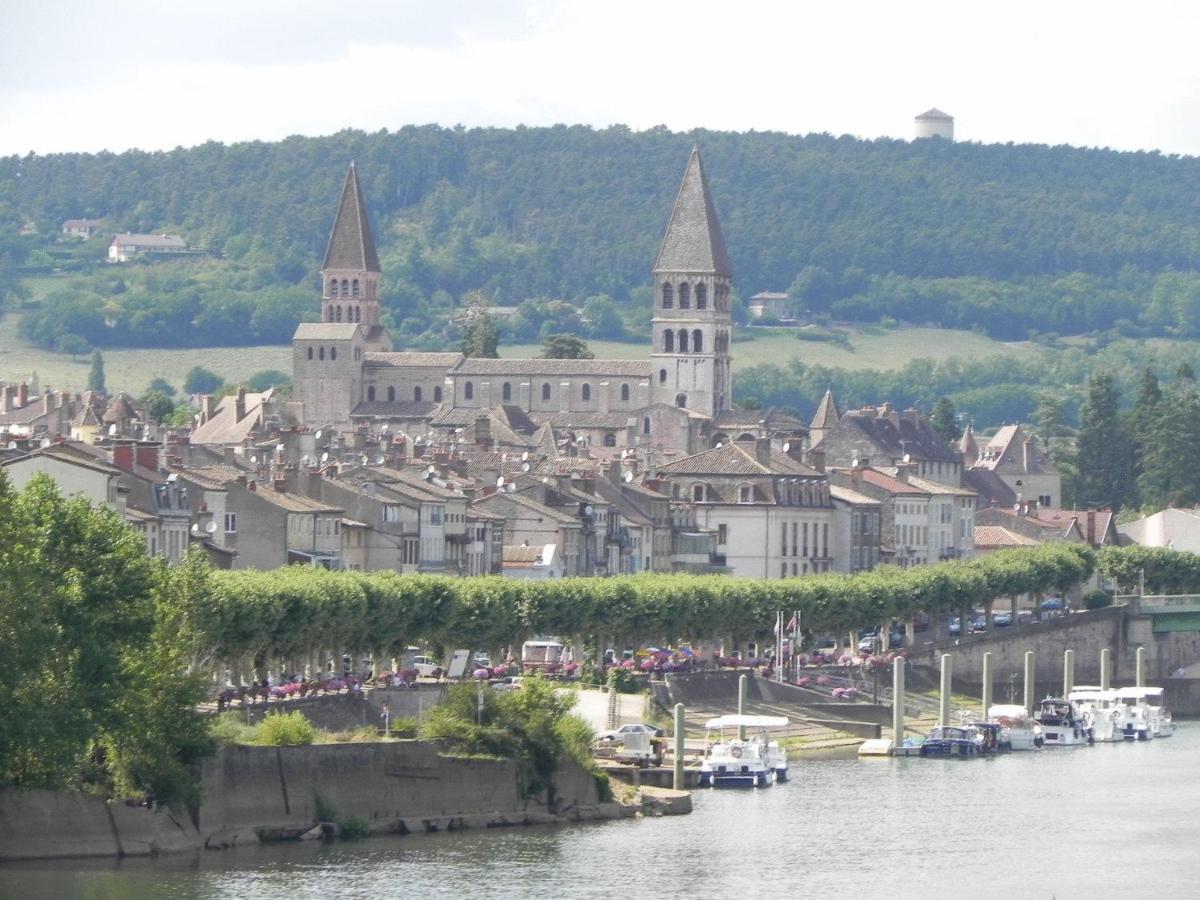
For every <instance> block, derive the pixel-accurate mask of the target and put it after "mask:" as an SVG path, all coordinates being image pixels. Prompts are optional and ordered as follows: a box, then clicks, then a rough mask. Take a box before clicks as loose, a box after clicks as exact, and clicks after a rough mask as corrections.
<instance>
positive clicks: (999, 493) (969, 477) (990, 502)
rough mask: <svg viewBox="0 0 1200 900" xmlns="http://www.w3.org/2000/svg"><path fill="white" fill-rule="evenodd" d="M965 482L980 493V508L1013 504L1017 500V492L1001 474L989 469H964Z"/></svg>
mask: <svg viewBox="0 0 1200 900" xmlns="http://www.w3.org/2000/svg"><path fill="white" fill-rule="evenodd" d="M962 480H963V484H965V485H966V486H967V487H969V488H971V489H972V490H974V491H975V493H976V494H978V495H979V508H980V509H984V508H986V507H988V506H1012V505H1013V504H1014V503H1016V502H1017V495H1016V492H1015V491H1013V489H1012V488H1011V487H1009V486H1008V485H1007V484H1006V483H1005V482H1004V479H1002V478H1001V477H1000V476H999V475H997V474H996V473H995V472H992V471H990V470H988V469H964V470H963V473H962Z"/></svg>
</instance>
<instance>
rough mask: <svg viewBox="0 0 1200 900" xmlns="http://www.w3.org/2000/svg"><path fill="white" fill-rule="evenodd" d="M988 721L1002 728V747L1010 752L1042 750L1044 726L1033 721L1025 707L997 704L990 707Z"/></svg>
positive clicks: (1013, 704)
mask: <svg viewBox="0 0 1200 900" xmlns="http://www.w3.org/2000/svg"><path fill="white" fill-rule="evenodd" d="M987 720H988V721H989V722H992V723H994V724H996V725H999V726H1000V746H1001V748H1002V749H1008V750H1040V749H1042V744H1043V743H1045V741H1044V740H1043V739H1042V726H1040V725H1039V724H1038V723H1037V722H1035V721H1034V720H1033V716H1031V715H1030V714H1029V710H1027V709H1026V708H1025V707H1024V706H1021V705H1020V704H1016V703H995V704H992V705H991V706H989V707H988V711H987Z"/></svg>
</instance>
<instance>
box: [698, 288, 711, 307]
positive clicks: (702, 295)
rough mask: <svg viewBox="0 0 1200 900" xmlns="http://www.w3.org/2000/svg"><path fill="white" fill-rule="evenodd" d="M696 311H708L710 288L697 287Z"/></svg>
mask: <svg viewBox="0 0 1200 900" xmlns="http://www.w3.org/2000/svg"><path fill="white" fill-rule="evenodd" d="M696 309H708V288H707V287H705V286H704V285H702V284H698V285H696Z"/></svg>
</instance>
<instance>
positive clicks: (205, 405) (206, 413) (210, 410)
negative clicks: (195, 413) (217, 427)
mask: <svg viewBox="0 0 1200 900" xmlns="http://www.w3.org/2000/svg"><path fill="white" fill-rule="evenodd" d="M216 414H217V398H216V397H214V396H213V395H212V394H205V395H204V396H202V397H201V398H200V424H201V425H203V424H204V423H205V422H207V421H208V420H209V419H211V418H212V417H213V416H215V415H216Z"/></svg>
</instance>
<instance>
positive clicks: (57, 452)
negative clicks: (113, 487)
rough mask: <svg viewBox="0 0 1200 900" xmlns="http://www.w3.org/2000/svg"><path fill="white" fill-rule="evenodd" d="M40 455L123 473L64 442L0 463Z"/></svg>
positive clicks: (5, 463) (92, 468)
mask: <svg viewBox="0 0 1200 900" xmlns="http://www.w3.org/2000/svg"><path fill="white" fill-rule="evenodd" d="M39 456H48V457H51V458H53V459H57V460H59V461H61V462H64V463H68V464H70V465H75V466H79V467H81V468H84V469H91V470H92V471H93V472H103V473H104V474H105V475H121V474H123V473H122V470H121V469H118V468H117V467H116V466H114V465H112V464H111V463H109V462H106V461H105V460H102V459H96V458H90V457H87V456H83V455H80V454H79V453H78V452H72V449H71V448H69V447H67V446H65V445H63V444H51V445H50V446H49V447H39V448H37V449H36V450H31V451H30V452H29V453H25V454H23V455H21V456H14V457H13V458H11V459H6V460H4V461H3V462H2V463H0V465H4V466H9V465H12V464H13V463H16V462H23V461H24V460H27V459H35V458H37V457H39Z"/></svg>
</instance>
